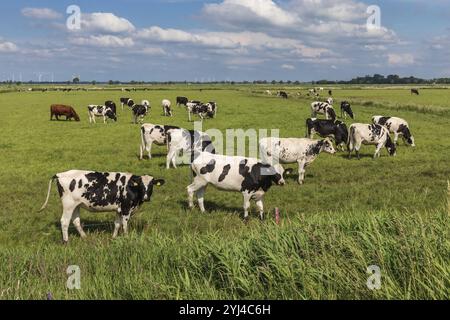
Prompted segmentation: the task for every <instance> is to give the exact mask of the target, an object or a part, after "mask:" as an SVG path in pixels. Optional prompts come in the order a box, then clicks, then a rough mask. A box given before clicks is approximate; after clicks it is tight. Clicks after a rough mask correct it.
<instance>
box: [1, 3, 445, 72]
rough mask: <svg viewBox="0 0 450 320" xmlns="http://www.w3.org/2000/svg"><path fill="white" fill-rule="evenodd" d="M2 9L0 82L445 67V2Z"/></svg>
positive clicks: (87, 5)
mask: <svg viewBox="0 0 450 320" xmlns="http://www.w3.org/2000/svg"><path fill="white" fill-rule="evenodd" d="M70 5H76V6H78V7H79V9H80V12H81V14H80V16H79V17H80V19H77V16H76V15H73V14H72V11H71V12H70V13H67V8H68V7H69V6H70ZM371 5H375V6H378V8H379V12H380V15H379V17H380V19H377V18H376V17H375V19H373V17H374V15H373V14H372V13H373V12H374V11H373V10H372V11H370V12H369V13H368V12H367V10H368V8H369V6H371ZM0 10H1V12H2V19H1V20H0V81H4V80H15V81H18V80H22V81H29V80H33V81H38V80H39V79H40V80H42V81H50V80H52V79H53V80H54V81H67V80H70V79H72V77H73V76H79V77H80V79H81V80H82V81H91V80H96V81H108V80H120V81H131V80H136V81H222V80H228V81H231V80H235V81H242V80H248V81H252V80H269V81H271V80H300V81H312V80H321V79H328V80H349V79H351V78H353V77H356V76H364V75H366V74H375V73H379V74H384V75H388V74H399V75H401V76H411V75H413V76H417V77H422V78H428V79H430V78H437V77H450V1H449V0H432V1H430V0H380V1H377V0H371V1H367V0H215V1H198V0H166V1H163V0H153V1H152V0H147V1H144V0H126V1H125V0H120V1H119V0H109V1H107V0H98V1H92V0H91V1H85V0H70V1H66V0H59V1H50V0H42V1H25V0H16V1H2V2H1V3H0ZM68 21H69V22H71V23H72V24H69V27H68V26H67V22H68ZM368 22H369V25H368ZM376 22H379V24H375V25H374V23H376Z"/></svg>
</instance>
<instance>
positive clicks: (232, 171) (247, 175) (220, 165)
mask: <svg viewBox="0 0 450 320" xmlns="http://www.w3.org/2000/svg"><path fill="white" fill-rule="evenodd" d="M191 169H192V173H193V176H194V180H193V182H192V184H190V185H189V186H188V187H187V192H188V201H189V207H190V208H193V207H194V194H195V195H196V196H197V200H198V205H199V208H200V211H201V212H205V205H204V194H205V190H206V187H207V186H208V185H209V184H211V185H213V186H214V187H216V188H217V189H219V190H225V191H235V192H241V193H242V195H243V197H244V218H245V219H246V220H247V219H248V211H249V208H250V200H254V201H256V205H257V207H258V210H259V216H260V218H261V219H263V218H264V205H263V200H264V194H265V193H266V192H267V191H268V190H269V188H270V187H271V185H272V184H273V183H274V184H277V185H284V178H283V171H282V167H281V166H280V165H278V166H277V167H276V168H275V167H272V166H270V165H268V164H263V163H261V162H259V161H258V160H257V159H254V158H245V157H232V156H223V155H215V154H210V153H205V152H202V153H200V154H199V156H198V157H196V159H195V160H194V161H193V162H192V164H191Z"/></svg>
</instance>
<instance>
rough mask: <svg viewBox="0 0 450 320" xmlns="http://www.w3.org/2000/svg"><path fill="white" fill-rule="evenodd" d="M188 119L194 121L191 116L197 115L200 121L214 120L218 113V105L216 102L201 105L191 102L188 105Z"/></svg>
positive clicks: (198, 102) (197, 102)
mask: <svg viewBox="0 0 450 320" xmlns="http://www.w3.org/2000/svg"><path fill="white" fill-rule="evenodd" d="M186 109H187V111H188V119H189V121H191V120H192V118H191V114H196V115H198V116H199V117H200V119H202V120H203V119H205V118H214V117H215V116H216V113H217V104H216V103H215V102H209V103H201V102H200V101H191V102H188V103H187V105H186Z"/></svg>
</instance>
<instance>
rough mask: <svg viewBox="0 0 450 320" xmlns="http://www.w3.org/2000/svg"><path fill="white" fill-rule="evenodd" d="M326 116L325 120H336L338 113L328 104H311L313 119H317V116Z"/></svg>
mask: <svg viewBox="0 0 450 320" xmlns="http://www.w3.org/2000/svg"><path fill="white" fill-rule="evenodd" d="M318 113H319V114H324V115H325V118H326V119H327V120H328V118H331V120H336V112H335V111H334V109H333V106H332V105H331V104H329V103H327V102H320V101H317V102H313V103H311V118H315V117H316V116H317V114H318Z"/></svg>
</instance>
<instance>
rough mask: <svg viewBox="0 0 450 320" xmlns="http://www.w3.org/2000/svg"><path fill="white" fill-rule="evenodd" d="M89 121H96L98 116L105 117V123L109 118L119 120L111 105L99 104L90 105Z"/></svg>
mask: <svg viewBox="0 0 450 320" xmlns="http://www.w3.org/2000/svg"><path fill="white" fill-rule="evenodd" d="M88 115H89V123H96V122H95V118H96V117H103V123H106V122H107V119H112V120H114V121H117V117H116V114H115V113H114V111H113V109H112V108H111V107H107V106H99V105H93V104H91V105H89V106H88Z"/></svg>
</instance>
